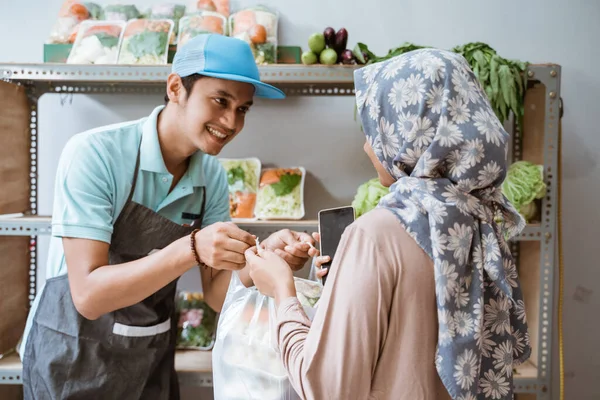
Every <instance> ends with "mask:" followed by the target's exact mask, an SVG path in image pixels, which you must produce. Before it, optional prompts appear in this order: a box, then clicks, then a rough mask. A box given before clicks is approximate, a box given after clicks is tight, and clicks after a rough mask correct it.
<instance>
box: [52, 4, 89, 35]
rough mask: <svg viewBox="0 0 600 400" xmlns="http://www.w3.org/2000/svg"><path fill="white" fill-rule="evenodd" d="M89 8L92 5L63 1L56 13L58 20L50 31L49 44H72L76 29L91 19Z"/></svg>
mask: <svg viewBox="0 0 600 400" xmlns="http://www.w3.org/2000/svg"><path fill="white" fill-rule="evenodd" d="M85 4H87V5H88V6H89V7H93V6H95V4H94V3H83V2H80V1H77V0H65V1H64V2H63V4H62V6H61V8H60V11H59V12H58V19H57V20H56V22H55V23H54V25H53V26H52V30H51V31H50V38H49V42H50V43H73V42H74V41H75V37H76V36H77V29H78V27H79V24H80V23H81V22H82V21H85V20H87V19H90V18H91V15H90V11H89V10H88V7H86V5H85Z"/></svg>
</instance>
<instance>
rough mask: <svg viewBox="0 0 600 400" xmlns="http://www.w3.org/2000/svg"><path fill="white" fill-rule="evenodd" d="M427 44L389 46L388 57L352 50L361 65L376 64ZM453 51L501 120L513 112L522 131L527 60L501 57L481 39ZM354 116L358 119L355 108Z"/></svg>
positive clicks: (361, 45)
mask: <svg viewBox="0 0 600 400" xmlns="http://www.w3.org/2000/svg"><path fill="white" fill-rule="evenodd" d="M428 47H430V46H419V45H416V44H412V43H404V44H403V45H401V46H400V47H397V48H395V49H390V50H389V51H388V53H387V54H386V55H385V56H382V57H379V56H376V55H375V54H373V52H371V51H370V50H369V48H368V47H367V45H365V44H364V43H358V44H357V45H356V47H355V48H354V50H353V53H354V56H355V57H356V59H357V60H358V62H359V63H360V64H373V63H377V62H381V61H385V60H388V59H390V58H392V57H395V56H398V55H400V54H404V53H407V52H410V51H413V50H417V49H423V48H428ZM451 51H453V52H455V53H458V54H460V55H462V56H463V57H464V58H465V59H466V60H467V63H469V65H470V66H471V69H472V70H473V72H474V73H475V76H476V77H477V79H478V80H479V82H480V83H481V85H482V86H483V88H484V90H485V93H486V94H487V96H488V99H489V100H490V104H491V105H492V108H493V109H494V112H495V113H496V116H497V117H498V118H499V119H500V121H501V122H504V121H506V120H507V119H508V117H509V114H510V112H511V111H512V113H513V114H514V115H515V118H516V121H517V124H518V126H519V128H520V129H519V131H520V132H523V115H524V112H525V106H524V101H525V99H524V97H525V89H526V85H527V77H526V76H525V71H526V70H527V66H528V63H526V62H521V61H513V60H507V59H505V58H502V57H500V56H499V55H498V54H497V53H496V50H494V49H493V48H491V47H490V46H489V45H487V44H485V43H481V42H474V43H467V44H464V45H462V46H456V47H454V48H453V49H452V50H451ZM355 107H356V106H355ZM354 119H355V120H356V110H355V118H354Z"/></svg>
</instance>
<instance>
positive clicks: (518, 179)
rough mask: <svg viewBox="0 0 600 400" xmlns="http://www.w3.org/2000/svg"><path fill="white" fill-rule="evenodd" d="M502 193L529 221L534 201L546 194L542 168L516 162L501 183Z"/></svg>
mask: <svg viewBox="0 0 600 400" xmlns="http://www.w3.org/2000/svg"><path fill="white" fill-rule="evenodd" d="M502 193H504V195H505V196H506V198H507V199H508V201H510V202H511V203H512V205H513V206H514V207H515V208H516V209H517V210H519V212H520V213H521V215H523V218H525V220H527V221H530V220H531V219H532V218H533V216H534V215H535V212H536V207H535V204H533V205H532V203H533V202H534V200H536V199H541V198H543V197H544V195H545V194H546V184H545V183H544V172H543V166H542V165H537V164H533V163H531V162H529V161H517V162H515V163H513V164H512V165H511V166H510V167H509V168H508V173H507V174H506V178H505V179H504V182H503V183H502Z"/></svg>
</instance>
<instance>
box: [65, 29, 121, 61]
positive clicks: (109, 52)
mask: <svg viewBox="0 0 600 400" xmlns="http://www.w3.org/2000/svg"><path fill="white" fill-rule="evenodd" d="M124 27H125V22H122V21H90V20H88V21H83V22H82V23H81V25H80V26H79V30H78V34H77V39H75V44H74V45H73V47H72V48H71V52H70V53H69V58H67V64H116V63H117V55H118V53H119V44H120V42H121V34H122V32H123V28H124Z"/></svg>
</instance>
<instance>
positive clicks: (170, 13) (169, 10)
mask: <svg viewBox="0 0 600 400" xmlns="http://www.w3.org/2000/svg"><path fill="white" fill-rule="evenodd" d="M185 10H186V8H185V6H184V5H182V4H175V3H159V4H155V5H154V6H152V7H151V8H150V9H149V10H148V12H147V13H146V18H148V19H170V20H172V21H173V34H172V35H171V39H170V41H169V42H170V43H171V44H174V43H175V41H176V40H177V34H178V32H179V23H180V21H181V18H183V16H184V15H185Z"/></svg>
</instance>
